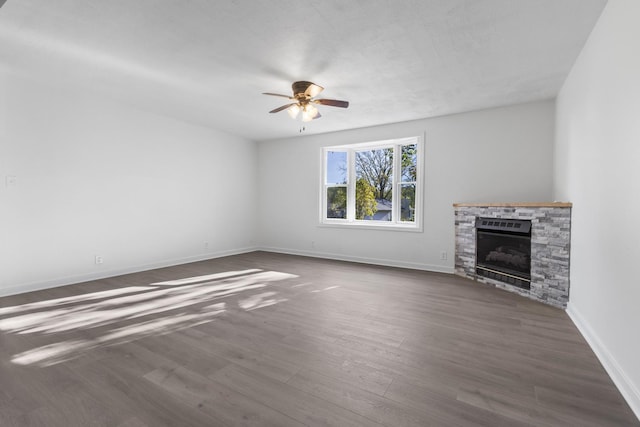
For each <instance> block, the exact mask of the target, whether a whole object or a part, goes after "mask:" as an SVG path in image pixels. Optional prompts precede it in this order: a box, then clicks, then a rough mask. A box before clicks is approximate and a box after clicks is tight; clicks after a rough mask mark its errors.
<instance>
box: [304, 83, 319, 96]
mask: <svg viewBox="0 0 640 427" xmlns="http://www.w3.org/2000/svg"><path fill="white" fill-rule="evenodd" d="M323 90H324V88H323V87H322V86H318V85H317V84H315V83H310V84H309V87H307V89H306V90H305V91H304V94H305V96H308V97H309V98H313V97H315V96H318V95H319V94H320V92H322V91H323Z"/></svg>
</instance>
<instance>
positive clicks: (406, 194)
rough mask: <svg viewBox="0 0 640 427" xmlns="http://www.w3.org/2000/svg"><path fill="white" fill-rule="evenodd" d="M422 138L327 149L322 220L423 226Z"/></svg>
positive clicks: (365, 224)
mask: <svg viewBox="0 0 640 427" xmlns="http://www.w3.org/2000/svg"><path fill="white" fill-rule="evenodd" d="M421 152H422V143H421V141H420V138H418V137H412V138H403V139H398V140H391V141H380V142H375V143H367V144H355V145H347V146H337V147H327V148H325V149H324V150H323V168H322V169H323V178H322V203H321V209H322V213H321V221H322V223H323V224H329V225H348V226H361V227H367V226H371V227H387V228H402V229H413V230H419V228H420V226H421V224H420V221H419V218H420V215H421V208H420V207H421V205H420V203H421V200H420V199H421V192H420V179H421V178H420V177H421V174H422V171H421V167H422V163H421V156H422V154H421Z"/></svg>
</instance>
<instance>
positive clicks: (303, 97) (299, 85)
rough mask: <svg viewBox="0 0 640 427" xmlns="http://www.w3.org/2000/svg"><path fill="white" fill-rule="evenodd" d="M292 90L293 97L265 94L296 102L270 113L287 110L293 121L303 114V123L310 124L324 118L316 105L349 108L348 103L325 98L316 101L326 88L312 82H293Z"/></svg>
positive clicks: (265, 93)
mask: <svg viewBox="0 0 640 427" xmlns="http://www.w3.org/2000/svg"><path fill="white" fill-rule="evenodd" d="M291 89H292V90H293V96H288V95H281V94H279V93H270V92H263V94H264V95H271V96H280V97H283V98H288V99H290V100H292V101H294V102H292V103H290V104H286V105H282V106H280V107H278V108H276V109H274V110H271V111H269V112H270V113H278V112H280V111H282V110H287V113H289V116H290V117H291V118H292V119H295V118H297V117H298V114H300V113H301V112H302V121H303V122H309V121H311V120H315V119H319V118H320V117H322V116H321V115H320V111H318V109H317V108H316V106H315V105H314V104H319V105H328V106H331V107H339V108H347V107H349V102H348V101H340V100H338V99H324V98H321V99H314V98H315V97H316V96H318V95H319V94H320V92H322V91H323V90H324V88H323V87H322V86H318V85H317V84H315V83H312V82H307V81H299V82H293V84H292V85H291Z"/></svg>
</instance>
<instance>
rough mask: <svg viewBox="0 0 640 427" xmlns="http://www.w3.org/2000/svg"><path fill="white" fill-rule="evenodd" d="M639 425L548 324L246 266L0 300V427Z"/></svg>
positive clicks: (598, 372) (293, 267)
mask: <svg viewBox="0 0 640 427" xmlns="http://www.w3.org/2000/svg"><path fill="white" fill-rule="evenodd" d="M304 425H306V426H327V425H330V426H341V427H342V426H379V425H384V426H393V427H397V426H492V427H495V426H594V427H595V426H598V427H602V426H639V425H640V422H639V421H638V420H637V419H636V418H635V417H634V415H633V413H632V412H631V410H630V409H629V407H628V406H627V404H626V403H625V401H624V400H623V398H622V396H621V395H620V393H619V392H618V390H617V389H616V388H615V386H614V385H613V383H612V382H611V380H610V379H609V377H608V376H607V374H606V373H605V371H604V369H603V368H602V367H601V365H600V363H599V362H598V360H597V359H596V357H595V355H594V354H593V352H592V351H591V350H590V349H589V347H588V346H587V344H586V343H585V341H584V340H583V338H582V337H581V335H580V334H579V332H578V331H577V329H576V328H575V326H574V325H573V324H572V323H571V321H570V320H569V318H568V317H567V315H566V314H565V313H564V312H563V311H562V310H558V309H555V308H552V307H548V306H545V305H542V304H539V303H536V302H533V301H530V300H527V299H523V298H521V297H519V296H517V295H515V294H511V293H508V292H504V291H501V290H497V289H493V288H491V287H488V286H485V285H481V284H477V283H474V282H472V281H469V280H466V279H462V278H458V277H454V276H450V275H446V274H437V273H428V272H421V271H412V270H403V269H395V268H385V267H376V266H368V265H361V264H352V263H345V262H337V261H328V260H319V259H312V258H304V257H296V256H288V255H280V254H272V253H265V252H254V253H250V254H245V255H238V256H232V257H226V258H220V259H215V260H210V261H204V262H198V263H193V264H188V265H182V266H176V267H171V268H164V269H159V270H153V271H148V272H143V273H137V274H130V275H126V276H121V277H115V278H110V279H104V280H98V281H93V282H87V283H83V284H79V285H73V286H67V287H63V288H56V289H50V290H46V291H39V292H32V293H28V294H22V295H16V296H11V297H5V298H2V299H0V426H3V427H4V426H21V427H22V426H48V427H55V426H61V427H62V426H64V427H70V426H121V427H125V426H127V427H141V426H147V427H158V426H304Z"/></svg>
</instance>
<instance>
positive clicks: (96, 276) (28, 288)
mask: <svg viewBox="0 0 640 427" xmlns="http://www.w3.org/2000/svg"><path fill="white" fill-rule="evenodd" d="M256 250H257V248H253V247H251V248H238V249H232V250H228V251H219V252H212V253H206V254H200V255H194V256H190V257H185V258H176V259H168V260H162V261H158V262H152V263H148V264H142V265H134V266H127V267H124V268H116V269H111V270H101V271H100V272H96V273H89V274H79V275H74V276H66V277H59V278H56V279H50V280H44V281H35V282H29V283H23V284H20V285H16V286H11V287H8V288H0V297H4V296H9V295H17V294H23V293H26V292H33V291H39V290H43V289H49V288H57V287H59V286H67V285H73V284H76V283H82V282H89V281H91V280H100V279H105V278H107V277H114V276H121V275H123V274H131V273H139V272H141V271H147V270H153V269H156V268H164V267H171V266H174V265H180V264H188V263H190V262H197V261H206V260H208V259H214V258H222V257H225V256H230V255H239V254H243V253H247V252H253V251H256Z"/></svg>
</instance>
